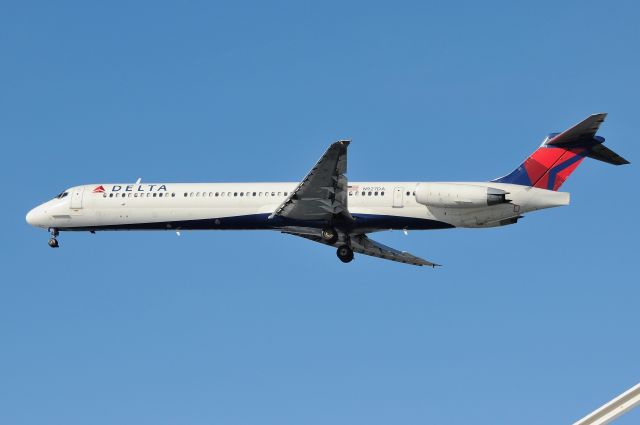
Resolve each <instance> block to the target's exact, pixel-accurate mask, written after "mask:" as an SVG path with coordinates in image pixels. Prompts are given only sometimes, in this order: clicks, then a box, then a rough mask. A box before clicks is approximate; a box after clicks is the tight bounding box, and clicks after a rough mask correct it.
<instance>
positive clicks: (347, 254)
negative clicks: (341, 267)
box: [336, 245, 353, 263]
mask: <svg viewBox="0 0 640 425" xmlns="http://www.w3.org/2000/svg"><path fill="white" fill-rule="evenodd" d="M336 255H337V256H338V258H339V259H340V261H342V262H343V263H349V262H350V261H351V260H353V250H352V249H351V248H349V246H347V245H340V246H339V247H338V250H337V251H336Z"/></svg>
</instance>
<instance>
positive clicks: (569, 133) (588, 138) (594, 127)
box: [546, 113, 607, 148]
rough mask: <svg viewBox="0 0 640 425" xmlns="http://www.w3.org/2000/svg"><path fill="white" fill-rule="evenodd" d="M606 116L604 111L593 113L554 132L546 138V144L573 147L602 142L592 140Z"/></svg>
mask: <svg viewBox="0 0 640 425" xmlns="http://www.w3.org/2000/svg"><path fill="white" fill-rule="evenodd" d="M606 117H607V114H606V113H601V114H593V115H591V116H589V117H587V118H586V119H584V120H582V121H581V122H579V123H578V124H576V125H574V126H573V127H571V128H570V129H568V130H565V131H563V132H562V133H559V134H554V135H553V136H551V137H550V138H549V140H547V142H546V144H547V145H550V146H558V147H564V148H569V147H574V146H580V147H583V146H585V145H591V144H595V143H602V141H598V140H597V139H596V140H594V138H595V135H596V133H597V131H598V129H599V128H600V124H602V123H603V122H604V119H605V118H606Z"/></svg>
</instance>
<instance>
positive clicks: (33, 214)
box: [26, 207, 42, 227]
mask: <svg viewBox="0 0 640 425" xmlns="http://www.w3.org/2000/svg"><path fill="white" fill-rule="evenodd" d="M41 217H42V213H41V212H40V211H39V208H38V207H36V208H34V209H32V210H31V211H29V212H28V213H27V217H26V220H27V223H29V224H30V225H32V226H36V227H37V226H38V225H39V224H40V221H41Z"/></svg>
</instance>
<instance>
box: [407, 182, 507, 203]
mask: <svg viewBox="0 0 640 425" xmlns="http://www.w3.org/2000/svg"><path fill="white" fill-rule="evenodd" d="M508 193H509V192H506V191H504V190H502V189H496V188H493V187H486V186H476V185H471V184H458V183H420V184H419V185H418V187H417V188H416V201H417V202H418V203H420V204H422V205H426V206H428V207H443V208H473V207H486V206H489V205H497V204H504V203H507V202H510V201H509V200H508V199H506V195H507V194H508Z"/></svg>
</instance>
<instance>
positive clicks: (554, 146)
mask: <svg viewBox="0 0 640 425" xmlns="http://www.w3.org/2000/svg"><path fill="white" fill-rule="evenodd" d="M606 116H607V114H606V113H603V114H594V115H591V116H590V117H588V118H587V119H585V120H584V121H582V122H580V123H578V124H576V125H574V126H573V127H571V128H570V129H568V130H565V131H563V132H562V133H552V134H550V135H549V136H547V137H546V138H545V139H544V141H543V142H542V145H541V146H540V147H539V148H538V149H537V150H536V151H535V152H534V153H533V154H531V156H530V157H529V158H527V159H526V160H525V161H524V162H523V163H522V164H520V166H519V167H518V168H516V169H515V170H513V171H512V172H511V173H509V174H507V175H506V176H504V177H500V178H498V179H495V180H492V181H494V182H498V183H512V184H519V185H523V186H531V187H538V188H541V189H548V190H558V189H559V188H560V186H562V184H563V183H564V182H565V180H567V178H568V177H569V175H570V174H571V173H573V172H574V171H575V169H576V168H578V165H580V163H581V162H582V160H584V159H585V158H586V157H589V158H593V159H597V160H598V161H603V162H607V163H609V164H613V165H623V164H628V163H629V161H627V160H626V159H624V158H623V157H621V156H620V155H618V154H617V153H615V152H614V151H612V150H611V149H609V148H607V147H605V146H604V145H603V144H602V143H604V137H600V136H596V132H597V131H598V128H599V127H600V124H602V122H603V121H604V119H605V118H606Z"/></svg>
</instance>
